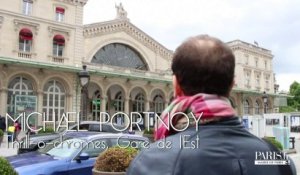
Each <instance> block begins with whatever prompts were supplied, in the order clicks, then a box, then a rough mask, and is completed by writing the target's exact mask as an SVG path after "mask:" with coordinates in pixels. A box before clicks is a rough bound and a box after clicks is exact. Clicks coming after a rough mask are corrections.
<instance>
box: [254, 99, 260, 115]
mask: <svg viewBox="0 0 300 175" xmlns="http://www.w3.org/2000/svg"><path fill="white" fill-rule="evenodd" d="M255 114H260V105H259V102H258V101H257V100H256V101H255Z"/></svg>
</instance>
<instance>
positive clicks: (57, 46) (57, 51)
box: [53, 35, 65, 57]
mask: <svg viewBox="0 0 300 175" xmlns="http://www.w3.org/2000/svg"><path fill="white" fill-rule="evenodd" d="M64 47H65V38H64V37H63V36H62V35H55V36H54V38H53V56H60V57H61V56H63V51H64Z"/></svg>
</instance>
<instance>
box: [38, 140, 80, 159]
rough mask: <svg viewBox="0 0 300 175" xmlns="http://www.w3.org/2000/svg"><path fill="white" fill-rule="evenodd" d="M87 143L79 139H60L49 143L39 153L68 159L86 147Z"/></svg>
mask: <svg viewBox="0 0 300 175" xmlns="http://www.w3.org/2000/svg"><path fill="white" fill-rule="evenodd" d="M85 143H86V142H85V141H84V140H82V139H77V138H65V139H62V138H58V139H55V140H53V141H51V142H49V143H46V144H47V145H46V146H45V147H44V148H40V149H39V150H38V152H40V153H42V154H48V155H50V156H54V157H60V158H68V157H70V156H72V155H73V154H75V153H77V152H78V151H80V150H81V149H82V148H83V147H84V146H85Z"/></svg>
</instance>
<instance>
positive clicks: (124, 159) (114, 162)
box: [94, 147, 138, 172]
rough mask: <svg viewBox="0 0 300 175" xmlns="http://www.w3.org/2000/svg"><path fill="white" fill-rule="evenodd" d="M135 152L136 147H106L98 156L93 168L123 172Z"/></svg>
mask: <svg viewBox="0 0 300 175" xmlns="http://www.w3.org/2000/svg"><path fill="white" fill-rule="evenodd" d="M137 153H138V151H137V150H136V149H134V148H130V147H129V148H120V147H112V148H108V149H107V150H106V151H104V152H103V153H101V154H100V155H99V156H98V158H97V160H96V163H95V165H94V168H95V169H96V170H98V171H104V172H125V171H126V169H127V168H128V166H129V164H130V162H131V161H132V160H133V158H134V157H135V156H136V155H137Z"/></svg>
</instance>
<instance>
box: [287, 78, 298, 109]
mask: <svg viewBox="0 0 300 175" xmlns="http://www.w3.org/2000/svg"><path fill="white" fill-rule="evenodd" d="M290 95H292V96H294V97H293V98H288V99H287V103H288V107H289V108H290V109H293V108H294V109H295V110H299V109H300V84H299V83H298V82H297V81H294V82H293V83H292V84H291V85H290ZM295 110H294V111H295Z"/></svg>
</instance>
